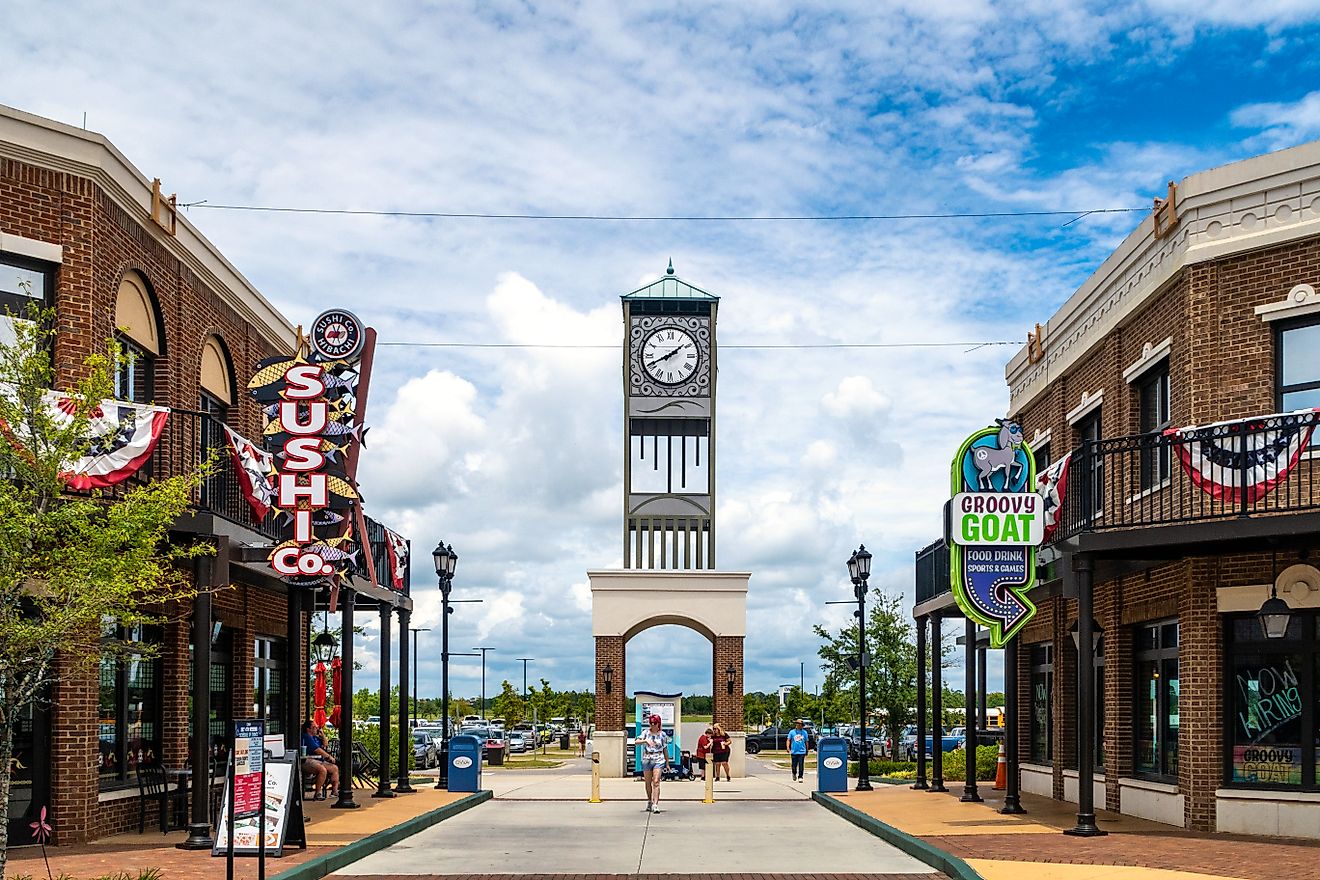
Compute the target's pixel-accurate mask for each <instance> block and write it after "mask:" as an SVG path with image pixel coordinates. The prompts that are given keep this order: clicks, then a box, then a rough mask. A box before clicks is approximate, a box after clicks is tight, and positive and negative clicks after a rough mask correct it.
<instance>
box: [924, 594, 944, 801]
mask: <svg viewBox="0 0 1320 880" xmlns="http://www.w3.org/2000/svg"><path fill="white" fill-rule="evenodd" d="M943 643H944V618H943V617H941V616H940V613H939V612H938V611H935V612H933V613H932V614H931V615H930V715H931V724H930V741H931V750H930V757H931V761H932V767H931V775H930V788H929V789H928V790H929V791H948V789H947V788H945V787H944V743H943V741H942V740H943V737H944V678H943V668H942V663H943V660H944V652H943V651H942V650H940V649H941V647H942V646H943ZM925 748H926V743H925V741H924V740H923V741H922V742H919V743H917V749H918V750H920V751H925Z"/></svg>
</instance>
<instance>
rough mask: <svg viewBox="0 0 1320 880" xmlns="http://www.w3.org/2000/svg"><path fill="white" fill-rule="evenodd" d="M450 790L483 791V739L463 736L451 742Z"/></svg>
mask: <svg viewBox="0 0 1320 880" xmlns="http://www.w3.org/2000/svg"><path fill="white" fill-rule="evenodd" d="M449 790H450V791H481V739H480V738H478V737H475V736H470V735H468V734H461V735H459V736H456V737H454V738H452V739H451V740H449Z"/></svg>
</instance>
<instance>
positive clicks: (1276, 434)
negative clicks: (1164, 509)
mask: <svg viewBox="0 0 1320 880" xmlns="http://www.w3.org/2000/svg"><path fill="white" fill-rule="evenodd" d="M1317 413H1320V410H1309V411H1306V410H1304V411H1299V412H1295V413H1278V414H1275V415H1269V416H1256V417H1254V418H1249V419H1237V420H1234V421H1231V422H1215V423H1214V424H1210V425H1195V426H1192V427H1188V428H1171V429H1169V430H1168V431H1166V432H1165V434H1166V435H1172V437H1171V439H1172V440H1173V448H1174V450H1175V451H1176V452H1177V455H1178V461H1179V462H1181V463H1182V466H1183V470H1185V471H1187V474H1188V475H1189V476H1190V477H1191V478H1192V482H1193V483H1195V484H1196V485H1197V486H1199V487H1200V488H1201V490H1202V491H1203V492H1206V493H1207V494H1209V495H1210V496H1212V497H1214V498H1217V499H1219V500H1221V501H1227V502H1231V503H1236V504H1240V503H1242V500H1243V493H1245V494H1246V502H1247V503H1248V504H1252V503H1254V502H1256V501H1257V500H1259V499H1260V498H1263V497H1264V496H1266V495H1268V494H1269V493H1270V492H1271V491H1273V490H1274V487H1275V486H1277V485H1279V483H1281V482H1283V481H1284V480H1285V479H1287V477H1288V474H1289V473H1290V472H1291V471H1292V469H1293V468H1294V467H1296V465H1297V462H1298V460H1299V459H1300V458H1301V456H1302V453H1303V452H1304V451H1305V450H1306V447H1307V444H1309V443H1310V442H1311V434H1312V432H1314V430H1315V426H1316V421H1317V415H1316V414H1317ZM1244 444H1245V447H1244Z"/></svg>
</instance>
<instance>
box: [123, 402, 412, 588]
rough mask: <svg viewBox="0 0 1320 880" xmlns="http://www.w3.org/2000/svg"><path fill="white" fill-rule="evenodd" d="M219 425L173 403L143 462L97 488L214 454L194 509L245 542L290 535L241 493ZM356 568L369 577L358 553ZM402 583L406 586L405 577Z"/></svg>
mask: <svg viewBox="0 0 1320 880" xmlns="http://www.w3.org/2000/svg"><path fill="white" fill-rule="evenodd" d="M223 426H224V422H222V421H221V420H220V419H217V418H216V417H215V416H213V415H210V414H209V413H203V412H196V411H193V410H185V409H171V410H170V416H169V419H168V420H167V421H166V422H165V428H164V431H163V432H162V434H161V437H160V441H159V442H158V443H157V444H156V448H155V449H154V450H153V451H152V453H151V458H150V459H149V460H148V461H147V463H146V464H144V465H143V466H142V467H141V469H139V470H138V471H137V472H136V473H135V474H133V476H131V477H129V478H128V479H127V480H125V481H123V482H122V483H118V484H116V485H114V486H111V487H109V488H107V489H102V490H100V491H101V492H102V493H103V494H104V495H107V496H110V497H116V496H119V495H122V494H124V493H125V492H127V491H128V490H129V489H131V488H133V487H134V486H140V485H143V484H145V483H147V482H150V481H152V480H161V479H168V478H170V477H174V476H180V475H183V474H191V473H195V472H196V471H197V470H198V469H199V468H200V467H201V465H202V462H204V461H206V460H207V459H210V458H212V457H214V459H215V461H214V465H213V467H212V473H211V475H210V476H208V477H207V478H206V479H205V480H204V481H202V483H201V484H200V485H199V486H197V487H195V488H194V489H193V497H192V508H193V512H194V515H195V516H196V515H197V514H201V515H210V516H211V517H218V518H219V519H220V520H222V521H223V522H224V523H227V524H229V525H231V526H237V527H239V528H240V529H243V530H246V531H247V532H248V533H251V534H249V535H248V536H247V537H248V538H249V539H251V540H250V541H245V543H270V544H275V543H279V542H281V541H285V540H288V538H290V537H291V536H292V524H290V523H281V522H279V521H278V520H279V517H278V515H277V514H276V513H274V512H270V513H267V514H266V516H264V517H261V518H258V517H257V516H256V514H255V512H254V511H253V510H252V507H251V505H249V504H248V502H247V499H246V498H245V497H244V496H243V492H242V489H241V487H240V484H239V479H238V475H237V474H236V473H235V471H234V466H233V463H232V461H231V458H230V453H229V446H228V443H227V442H226V439H225V432H224V429H223ZM365 519H366V525H367V529H366V532H367V540H368V542H369V544H370V547H371V558H372V563H373V566H374V568H375V570H376V581H377V583H379V584H381V585H382V586H384V587H387V588H389V585H390V584H391V583H392V580H393V579H392V577H391V574H390V564H389V555H388V554H389V547H388V538H387V536H386V530H385V526H383V525H381V524H380V523H379V522H377V521H376V520H374V519H372V518H371V517H370V516H367V517H366V518H365ZM263 552H264V551H263ZM354 574H355V576H356V577H358V578H360V579H362V580H363V581H370V579H371V577H370V573H369V572H368V571H367V566H366V562H365V560H364V559H363V558H362V557H359V561H358V566H357V569H356V571H355V572H354ZM404 583H405V591H406V589H407V578H406V577H405V578H404Z"/></svg>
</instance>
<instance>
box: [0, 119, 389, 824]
mask: <svg viewBox="0 0 1320 880" xmlns="http://www.w3.org/2000/svg"><path fill="white" fill-rule="evenodd" d="M32 299H36V300H39V301H41V302H43V303H44V304H46V305H48V306H51V307H53V308H54V309H55V311H56V316H57V322H58V323H57V326H58V335H57V338H56V345H55V361H56V366H57V373H58V381H59V383H60V384H61V385H64V384H65V383H67V382H68V380H70V379H71V378H72V377H73V376H74V375H75V373H76V371H77V370H78V369H79V368H80V365H81V364H82V363H83V360H84V358H85V357H86V355H87V354H89V353H90V352H92V351H93V350H96V349H97V348H98V346H100V345H102V343H103V340H105V339H107V338H110V337H112V336H113V337H115V338H116V339H118V341H119V342H120V344H121V345H122V346H123V348H124V350H125V352H126V353H127V354H128V355H129V356H130V357H129V360H128V362H127V363H126V364H125V365H124V366H123V367H121V368H120V369H119V370H118V372H117V375H116V397H117V398H118V399H120V400H124V401H133V402H137V403H152V404H156V405H160V406H164V407H168V408H169V416H168V421H167V422H166V426H165V428H164V431H163V433H162V435H161V437H160V440H159V443H158V444H157V446H156V447H155V449H154V451H153V452H152V453H151V457H150V460H149V461H147V463H146V464H145V465H143V466H142V468H141V470H140V471H138V472H137V473H136V474H135V475H134V476H133V477H131V478H130V479H129V481H128V482H126V483H123V484H121V485H123V486H126V485H131V484H132V483H133V482H134V481H137V480H142V479H151V478H153V477H161V476H169V475H172V474H176V473H181V472H187V471H191V470H192V469H194V468H196V467H197V465H198V464H199V463H200V462H201V461H202V460H203V458H204V457H205V456H206V455H208V454H210V453H211V452H219V453H220V454H221V461H220V467H219V469H218V471H217V472H216V473H215V475H214V476H212V477H210V478H208V480H207V482H206V483H205V485H203V486H201V487H200V489H199V491H198V493H197V496H196V498H195V499H194V505H193V510H192V511H191V512H190V513H189V514H188V515H187V516H186V517H185V518H184V519H183V520H182V521H180V522H179V523H178V524H176V534H177V536H178V538H179V539H180V540H189V541H191V540H196V539H198V538H201V539H203V540H206V541H209V542H211V543H213V544H215V545H216V547H217V554H216V556H214V557H210V558H206V559H203V560H199V562H198V563H197V566H196V570H195V572H194V575H195V578H196V582H197V583H198V585H200V586H209V587H212V588H214V589H215V590H216V592H214V593H213V594H212V595H210V596H208V597H204V598H203V599H201V600H199V602H201V603H202V607H201V608H200V612H199V608H198V607H197V605H196V604H194V605H193V606H192V607H179V608H167V609H161V611H163V612H164V613H165V616H166V618H167V619H168V621H169V622H167V623H165V624H164V625H163V626H161V627H158V628H155V629H151V630H145V629H144V630H142V631H135V632H131V633H129V632H124V631H122V629H121V628H120V627H118V626H117V625H116V623H115V622H114V621H113V620H107V621H106V622H105V629H104V634H103V635H104V638H105V639H124V638H129V639H131V640H132V641H134V642H147V643H154V644H157V645H159V651H158V653H157V656H155V657H151V658H140V659H128V660H122V661H121V660H115V659H112V658H105V659H103V660H102V662H101V663H100V667H99V670H96V669H93V670H90V671H88V670H87V669H86V668H85V667H79V671H77V672H74V671H72V669H71V667H69V665H68V664H67V663H66V662H64V661H61V662H60V667H59V668H60V670H61V675H60V681H59V683H58V684H57V685H56V686H55V687H54V689H53V692H52V693H50V694H49V695H48V701H47V703H46V704H45V707H44V708H41V709H34V710H32V711H30V712H29V713H28V714H27V717H25V718H23V719H21V720H20V721H19V724H18V734H17V740H16V743H15V747H16V757H17V761H18V763H17V765H16V766H17V767H18V770H17V774H16V777H15V785H14V790H13V794H12V796H11V800H10V805H9V806H10V823H11V825H10V841H11V844H16V843H21V842H23V841H25V840H26V839H27V837H28V835H29V833H30V832H29V829H28V828H27V823H28V822H30V821H32V814H33V813H35V811H37V810H39V809H40V807H41V806H43V805H47V806H49V808H50V815H51V817H52V821H53V824H54V826H55V829H56V830H55V834H56V840H57V842H59V843H72V842H79V841H83V840H87V839H92V838H96V837H100V836H103V835H106V834H110V833H115V832H118V831H123V830H127V829H129V828H130V827H135V826H136V825H137V821H138V815H137V813H138V796H139V791H138V783H137V779H136V772H135V771H136V769H137V768H138V766H139V765H143V766H145V765H148V764H152V763H158V764H161V765H163V766H165V767H169V768H184V767H186V766H189V765H190V764H195V763H196V761H195V760H194V759H195V757H196V756H198V755H199V754H202V755H208V756H211V755H217V754H220V753H222V752H223V749H224V738H225V734H226V732H227V727H228V722H229V720H230V719H233V718H240V717H252V716H253V714H254V712H255V714H256V715H259V716H264V717H265V718H266V720H267V724H268V730H269V731H270V732H272V733H283V734H284V735H285V737H286V740H288V741H289V742H291V743H296V739H295V738H294V737H295V733H296V730H297V728H298V725H299V721H300V719H301V718H303V717H305V713H306V711H307V706H306V703H307V699H306V696H305V695H306V693H307V689H308V688H307V678H308V627H309V624H310V618H311V615H312V614H313V612H314V610H315V609H316V608H318V607H324V605H325V601H326V596H325V591H324V590H319V591H315V590H308V589H306V588H304V589H301V590H297V589H291V588H290V586H289V585H288V584H287V583H285V582H284V581H283V580H282V579H281V578H280V577H278V576H277V575H275V574H274V572H272V571H271V569H270V568H269V566H268V565H267V563H266V561H265V559H266V555H267V554H268V553H269V547H270V545H271V544H272V543H273V542H274V541H275V540H277V539H278V537H279V532H278V528H277V526H276V525H275V524H274V522H273V520H274V517H273V515H268V516H266V517H265V518H257V517H256V516H255V515H254V513H253V511H252V509H251V508H250V507H249V506H248V504H247V502H246V501H245V499H244V498H243V497H242V495H241V493H240V492H239V487H238V481H237V479H236V478H235V475H234V472H233V471H232V469H231V468H230V466H229V465H230V462H229V458H228V456H227V455H226V454H224V453H225V449H226V446H225V438H224V432H223V426H225V425H228V426H229V427H231V428H232V429H233V430H234V431H236V432H238V433H239V434H241V435H243V436H246V437H260V436H261V430H262V415H261V412H260V409H259V407H258V405H257V404H256V403H255V402H254V401H252V400H251V399H250V398H249V397H248V396H247V395H246V394H244V393H242V389H244V388H245V387H246V384H247V379H248V376H250V375H251V373H252V372H253V368H254V365H255V364H256V363H257V362H258V361H260V360H261V359H263V358H267V357H271V356H273V355H278V354H289V353H291V351H292V347H293V345H294V341H295V331H294V328H293V326H292V325H291V324H290V323H289V322H288V321H287V320H286V319H285V318H284V317H283V316H282V315H280V314H279V313H278V312H277V311H276V310H275V308H274V307H273V306H272V305H271V304H270V302H269V301H267V300H266V298H265V297H263V296H262V295H261V293H260V292H259V291H257V290H256V289H255V288H254V287H253V286H252V285H251V284H250V283H249V282H248V281H247V280H246V279H245V278H244V277H243V276H242V275H241V274H240V273H239V272H238V270H237V269H236V268H235V267H234V266H233V265H231V264H230V263H229V262H228V261H227V260H226V259H225V257H224V256H223V255H222V254H221V253H220V252H219V251H218V250H216V248H215V247H214V246H213V245H212V244H211V243H210V242H208V241H207V240H206V239H205V238H204V237H203V236H202V235H201V233H200V232H198V231H197V230H196V229H195V228H194V227H193V226H191V225H190V224H189V223H188V221H187V220H186V219H184V218H182V217H178V216H176V213H175V211H174V209H173V206H172V205H171V204H170V203H169V201H168V200H166V199H164V198H162V197H161V195H160V193H159V187H158V185H157V186H153V182H152V181H149V180H148V179H147V178H146V177H145V176H144V175H143V174H141V173H140V172H139V171H138V170H137V169H136V168H134V167H133V165H132V164H130V163H129V161H128V160H127V159H126V158H125V157H124V156H123V155H122V154H121V153H120V152H119V151H118V150H116V149H115V147H114V146H113V145H112V144H111V143H110V142H109V141H107V140H106V139H105V138H104V137H102V136H101V135H98V134H95V133H91V132H87V131H83V130H79V129H75V128H72V127H69V126H65V125H62V124H59V123H55V122H52V121H50V120H46V119H42V118H39V117H36V116H32V115H29V114H26V113H23V112H21V111H17V110H13V109H11V108H7V107H3V106H0V305H4V306H9V307H12V308H14V309H16V310H17V309H21V308H22V307H23V306H24V305H25V304H26V303H27V302H29V301H30V300H32ZM4 320H5V321H7V320H8V319H4ZM117 490H118V489H117V487H116V488H113V489H111V490H110V491H117ZM368 531H369V532H371V533H372V539H373V541H372V543H373V549H376V550H377V552H376V553H374V554H373V556H374V558H375V560H376V562H377V565H376V568H377V569H380V568H381V565H380V563H381V562H382V561H383V557H384V553H383V552H382V547H378V546H376V545H377V544H378V543H379V544H381V545H383V542H384V541H385V537H384V535H383V529H382V528H381V527H380V526H379V525H378V524H375V523H374V522H369V529H368ZM377 581H384V578H383V577H380V578H372V577H370V573H368V572H366V571H362V572H360V577H355V578H354V581H353V586H354V589H353V590H349V591H346V592H345V594H344V595H346V596H347V597H348V599H349V601H348V602H347V604H346V607H350V608H351V607H353V606H354V603H356V608H358V609H363V608H375V609H377V610H379V611H381V616H382V622H388V621H389V620H391V619H392V618H390V616H389V615H390V613H391V612H393V611H395V610H397V611H398V612H399V615H400V618H401V625H402V626H403V627H404V628H405V629H406V627H407V625H408V624H407V614H408V612H409V611H410V609H411V601H410V600H409V599H408V597H407V595H406V591H391V590H387V589H385V588H384V587H377V586H376V582H377ZM199 613H200V614H201V615H204V616H199ZM350 613H351V612H350ZM385 629H386V630H388V629H389V627H388V625H387V626H386V627H385ZM198 633H205V634H209V636H210V638H209V643H208V645H207V652H206V653H209V656H210V664H209V672H208V674H206V675H203V676H201V677H200V683H201V684H202V685H203V688H202V689H201V690H195V689H194V686H193V681H194V676H193V668H192V654H193V652H194V649H195V648H196V647H197V645H196V644H195V642H196V636H197V634H198ZM385 645H386V646H387V645H388V640H385ZM346 659H347V658H346ZM405 659H406V655H405ZM382 665H383V666H384V667H385V668H386V669H388V664H387V663H384V664H382ZM404 679H405V681H406V679H407V676H406V675H405V676H404ZM199 707H201V708H207V709H209V711H207V712H205V713H204V715H198V716H196V717H194V716H195V715H196V713H197V712H198V711H200V709H199ZM200 717H204V718H205V726H206V727H207V728H208V730H207V731H206V733H205V734H204V740H203V741H202V742H201V743H200V747H199V745H198V743H197V742H196V741H194V740H193V728H194V726H195V723H196V721H197V720H198V718H200ZM199 748H200V750H199ZM195 800H197V799H195ZM200 800H201V801H205V800H206V799H205V798H203V799H200ZM199 816H200V817H201V818H202V820H203V821H206V816H207V813H206V809H205V805H204V804H203V806H202V808H201V812H200V813H199V812H198V809H197V807H195V806H194V808H193V809H192V818H193V820H194V822H196V821H197V820H198V818H199ZM203 827H204V826H203Z"/></svg>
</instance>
